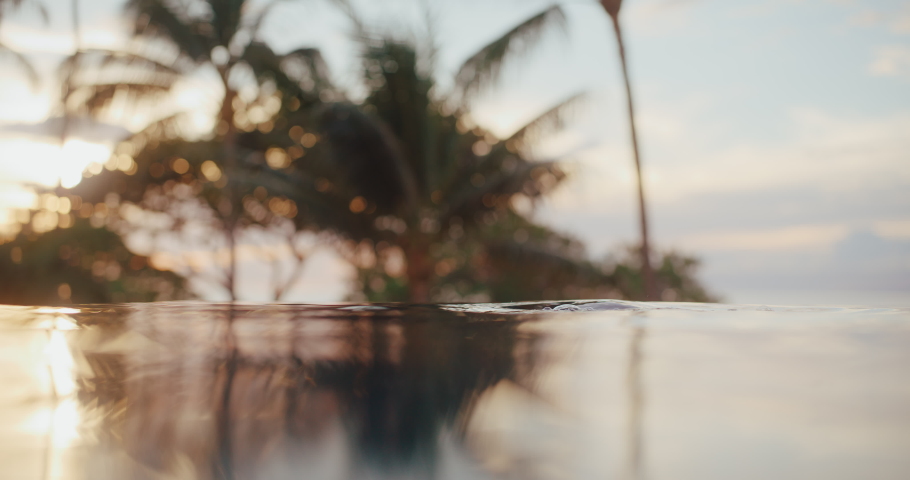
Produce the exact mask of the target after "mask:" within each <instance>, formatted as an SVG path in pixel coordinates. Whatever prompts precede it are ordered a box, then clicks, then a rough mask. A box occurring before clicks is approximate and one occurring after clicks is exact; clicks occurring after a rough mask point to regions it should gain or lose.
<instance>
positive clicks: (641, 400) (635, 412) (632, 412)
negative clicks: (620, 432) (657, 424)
mask: <svg viewBox="0 0 910 480" xmlns="http://www.w3.org/2000/svg"><path fill="white" fill-rule="evenodd" d="M646 333H647V331H646V330H645V327H642V326H635V327H633V330H632V334H631V338H630V344H629V363H628V366H627V371H626V392H627V394H628V396H627V397H626V401H627V407H626V408H627V413H626V422H627V424H626V466H625V467H626V478H628V479H629V480H640V479H641V478H644V471H643V469H644V445H645V442H644V408H645V393H644V384H643V381H642V363H643V361H644V353H643V352H642V344H643V343H644V341H645V335H646Z"/></svg>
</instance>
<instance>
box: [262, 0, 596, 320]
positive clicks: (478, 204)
mask: <svg viewBox="0 0 910 480" xmlns="http://www.w3.org/2000/svg"><path fill="white" fill-rule="evenodd" d="M355 23H356V24H357V25H358V28H359V29H360V30H359V37H360V39H361V40H362V44H363V54H362V55H363V65H364V68H363V83H364V85H365V87H366V90H367V92H368V94H367V96H366V98H365V99H364V100H363V102H362V104H361V105H359V106H356V105H351V104H347V103H337V104H335V105H333V106H332V107H330V108H328V109H326V111H325V113H324V115H323V118H322V130H321V136H322V137H323V138H324V142H321V145H322V148H324V149H326V151H327V154H326V155H322V156H319V155H317V156H316V158H314V159H312V160H309V157H307V158H308V160H307V161H306V162H301V163H296V164H294V165H293V166H292V167H290V168H288V169H286V170H285V171H283V172H280V175H282V176H283V180H284V181H287V182H290V184H291V185H293V188H286V189H285V190H284V191H285V192H287V196H288V197H289V198H292V199H294V200H295V201H296V204H297V205H302V206H305V207H306V209H307V211H306V212H302V213H301V215H300V217H299V219H300V220H301V221H305V222H309V223H310V224H312V225H316V226H318V228H321V229H327V230H331V231H334V232H335V233H336V234H338V235H340V236H341V237H343V238H345V239H347V240H348V241H349V243H348V252H349V253H350V256H351V258H352V259H353V260H354V263H355V264H356V265H358V266H359V267H361V269H360V271H361V283H362V284H363V286H364V289H365V290H367V291H368V292H370V291H372V293H373V294H372V295H370V294H368V295H367V298H368V299H371V300H409V301H411V302H428V301H430V300H431V299H437V300H439V299H445V298H450V297H453V296H454V297H455V298H460V299H473V300H478V299H482V298H483V299H491V298H494V297H497V295H496V293H495V292H494V291H492V290H495V289H493V288H492V287H491V285H492V284H501V283H502V282H500V281H497V280H505V279H506V278H507V277H509V278H511V280H512V281H513V283H514V282H517V284H518V285H521V286H520V287H519V288H517V289H513V290H516V291H518V292H519V293H520V292H524V295H528V293H529V292H531V291H534V295H541V294H542V293H543V292H544V291H545V289H544V288H536V291H535V287H532V286H531V285H532V284H534V282H531V281H530V280H532V279H533V280H536V281H538V283H539V281H541V280H542V281H545V282H549V283H555V282H558V281H559V280H560V279H562V280H565V281H567V282H570V283H571V282H572V281H577V279H578V278H584V279H585V280H586V281H587V282H588V283H589V284H596V283H598V282H604V281H605V278H606V277H605V275H603V274H601V273H600V272H599V271H598V270H597V269H595V268H593V267H591V266H590V265H587V264H585V263H584V262H583V261H581V260H582V258H581V254H580V250H581V249H580V245H579V244H578V243H577V242H573V241H571V240H569V239H567V238H564V237H559V236H557V235H556V234H555V233H554V232H552V231H550V230H548V229H545V228H543V227H539V226H537V225H534V224H533V223H532V222H530V221H529V220H528V219H527V218H525V217H524V216H523V215H522V214H521V213H519V209H518V208H516V207H515V203H516V202H518V201H519V200H525V201H527V202H531V201H533V200H534V199H537V198H539V197H541V196H542V195H544V194H546V193H548V192H550V191H551V190H552V189H553V188H554V187H555V186H556V185H557V184H558V183H559V182H560V181H561V180H562V179H563V178H564V174H563V173H562V171H561V170H560V168H559V167H558V165H557V164H556V163H555V162H552V161H533V160H531V157H530V152H529V149H530V146H531V144H532V142H533V141H534V140H535V139H536V138H537V137H538V136H539V134H540V133H541V132H542V131H544V130H546V129H547V128H551V127H553V126H559V125H560V124H561V121H562V120H561V119H562V117H563V115H564V112H565V110H566V108H568V107H570V106H571V105H573V104H574V103H576V102H578V101H579V99H580V97H579V96H577V95H575V96H572V97H570V98H568V99H566V100H564V101H563V102H560V103H559V104H558V105H557V106H555V107H553V108H552V109H550V110H548V111H546V112H544V113H542V114H541V115H540V116H539V117H538V118H536V119H534V120H533V121H532V122H530V123H529V124H528V125H526V126H525V127H523V128H521V129H519V130H518V131H517V132H516V133H514V134H513V135H511V136H510V137H509V138H506V139H499V138H496V137H495V136H494V135H492V134H491V133H490V132H488V131H486V130H484V129H482V128H480V127H477V126H475V125H472V124H470V120H469V115H468V114H467V113H468V110H467V108H468V103H469V101H470V98H471V97H472V96H473V95H475V94H476V93H478V92H480V91H482V89H483V88H486V87H487V86H489V85H492V84H493V83H494V82H495V80H496V78H497V76H498V73H499V71H500V70H501V69H502V66H503V65H504V64H505V63H506V62H508V61H510V58H511V57H514V56H515V55H516V54H519V53H522V52H523V51H526V50H527V48H528V47H529V46H530V45H531V44H532V43H533V40H535V39H538V38H540V33H541V32H542V31H543V30H544V29H546V28H548V27H550V26H552V25H559V24H562V23H564V16H563V13H562V10H561V9H560V8H559V7H557V6H553V7H550V8H548V9H546V10H544V11H543V12H541V13H539V14H537V15H535V16H533V17H531V18H530V19H528V20H526V21H525V22H522V23H521V24H520V25H518V26H516V27H515V28H514V29H512V30H510V31H509V32H507V33H506V34H505V35H504V36H503V37H501V38H499V39H497V40H495V41H493V42H491V43H490V44H488V45H487V46H485V47H484V48H483V49H481V50H480V51H479V52H478V53H477V54H475V55H473V56H471V57H470V58H469V59H468V60H467V61H466V62H465V63H464V65H463V66H462V68H461V70H460V72H459V73H458V75H457V77H456V85H457V87H456V89H455V91H454V92H452V93H451V94H450V95H440V94H438V93H437V90H436V88H435V87H436V84H435V81H434V79H433V76H432V73H433V72H432V71H431V68H429V67H426V66H425V65H427V64H428V63H429V62H428V61H427V60H428V58H427V57H428V56H429V55H428V54H427V53H426V52H419V51H418V49H417V48H416V47H414V46H413V45H411V44H410V43H408V42H404V41H399V40H394V39H389V38H382V37H376V36H373V35H370V34H369V33H368V32H366V30H365V29H364V28H363V27H362V23H359V22H355ZM287 148H291V147H287ZM396 264H398V266H399V267H400V268H397V267H396V266H395V265H396ZM545 266H546V267H548V268H544V267H545ZM521 267H525V269H527V268H528V267H537V268H536V271H535V274H533V275H529V276H523V277H517V276H510V275H508V273H509V272H517V271H519V270H521ZM560 269H562V270H564V271H565V272H566V275H564V276H560V275H557V274H556V272H557V271H559V270H560ZM569 278H572V280H568V279H569ZM459 284H461V285H462V286H463V287H461V288H459V290H460V291H449V292H444V291H442V290H441V288H442V287H443V286H445V285H449V286H453V285H455V286H457V285H459ZM537 286H538V287H539V285H537ZM501 293H502V294H503V295H506V296H509V295H510V294H508V293H506V292H505V290H504V291H503V292H501ZM473 294H481V295H480V296H476V295H473ZM513 294H514V291H513ZM560 294H561V293H560ZM512 299H514V298H512Z"/></svg>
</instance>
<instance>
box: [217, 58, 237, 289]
mask: <svg viewBox="0 0 910 480" xmlns="http://www.w3.org/2000/svg"><path fill="white" fill-rule="evenodd" d="M229 72H230V68H229V67H225V68H224V70H223V71H222V72H221V80H222V83H223V84H224V99H223V100H222V102H221V112H220V113H221V114H220V121H222V122H226V124H227V132H226V133H225V134H224V143H223V146H224V154H225V158H224V167H225V169H224V170H225V172H224V173H225V174H226V175H227V185H225V198H227V200H228V203H230V206H231V207H230V211H229V212H222V215H223V224H224V230H225V235H226V236H227V241H228V255H230V257H229V258H230V261H229V266H228V273H227V290H228V293H229V294H230V296H231V301H232V302H233V301H234V300H236V299H237V291H236V277H237V238H236V236H237V232H236V229H237V218H238V217H239V215H240V211H239V207H240V199H239V198H237V197H238V195H237V191H236V190H237V183H236V182H237V180H238V179H237V178H234V176H235V175H237V174H238V173H239V170H238V168H237V145H236V143H237V128H236V127H235V126H234V97H235V96H236V92H234V91H233V90H231V87H230V85H228V74H229Z"/></svg>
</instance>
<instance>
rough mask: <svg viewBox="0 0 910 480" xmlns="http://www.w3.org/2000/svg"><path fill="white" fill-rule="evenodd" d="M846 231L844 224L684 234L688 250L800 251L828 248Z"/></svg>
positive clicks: (681, 241)
mask: <svg viewBox="0 0 910 480" xmlns="http://www.w3.org/2000/svg"><path fill="white" fill-rule="evenodd" d="M848 233H849V228H848V227H847V225H796V226H791V227H783V228H773V229H765V230H746V231H742V230H734V231H720V232H706V233H699V234H694V235H689V236H687V237H683V238H682V239H680V241H679V245H680V246H681V247H683V248H687V249H690V250H714V251H725V250H730V251H778V250H787V251H800V250H818V249H819V248H831V247H833V246H834V244H835V243H837V242H838V241H840V240H842V239H843V238H845V237H846V236H847V234H848Z"/></svg>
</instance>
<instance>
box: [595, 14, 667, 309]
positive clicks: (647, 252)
mask: <svg viewBox="0 0 910 480" xmlns="http://www.w3.org/2000/svg"><path fill="white" fill-rule="evenodd" d="M600 4H601V5H602V6H603V7H604V10H606V11H607V14H608V15H609V16H610V20H611V21H612V22H613V33H615V34H616V43H617V45H618V47H619V61H620V64H622V76H623V80H624V81H625V85H626V103H627V107H628V113H629V131H630V132H631V135H632V156H633V157H634V159H635V174H636V179H637V180H638V220H639V227H640V229H641V253H640V255H641V257H640V258H641V272H642V276H643V277H644V293H645V299H646V300H658V299H659V298H660V297H659V295H658V292H657V280H656V278H655V276H654V270H653V269H652V266H651V247H650V240H649V238H648V216H647V210H646V208H645V187H644V181H643V180H642V177H641V156H640V155H639V150H638V134H637V133H636V130H635V109H634V108H633V105H632V85H631V82H630V81H629V70H628V66H627V64H626V48H625V44H624V43H623V38H622V29H621V28H620V25H619V10H620V7H621V5H622V0H600Z"/></svg>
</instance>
